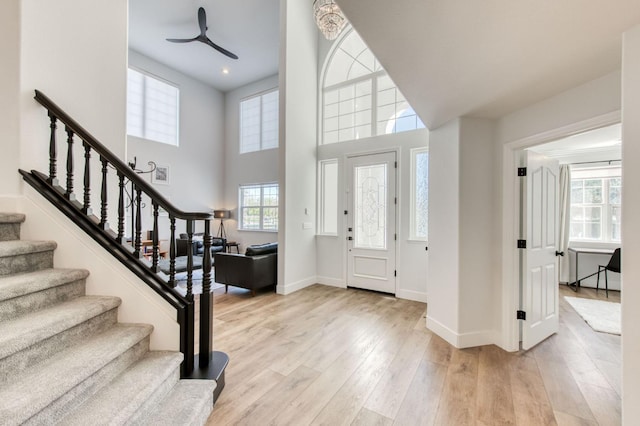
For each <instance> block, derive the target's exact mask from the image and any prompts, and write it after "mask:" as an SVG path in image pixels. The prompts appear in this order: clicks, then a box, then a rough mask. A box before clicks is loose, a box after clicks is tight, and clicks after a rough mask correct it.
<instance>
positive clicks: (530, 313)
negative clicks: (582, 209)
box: [521, 151, 559, 349]
mask: <svg viewBox="0 0 640 426" xmlns="http://www.w3.org/2000/svg"><path fill="white" fill-rule="evenodd" d="M524 156H525V160H526V167H527V173H526V178H521V179H526V184H525V185H523V188H522V189H523V192H524V193H523V196H522V204H523V205H522V224H521V225H522V231H524V232H525V234H524V236H523V238H524V239H526V244H527V247H526V250H524V253H522V257H521V277H522V280H521V284H522V286H521V306H522V309H523V310H524V311H525V312H526V320H524V321H522V348H523V349H529V348H531V347H533V346H535V345H536V344H538V343H540V342H541V341H543V340H544V339H546V338H547V337H549V336H550V335H552V334H554V333H556V332H557V331H558V260H557V257H556V249H557V248H556V246H557V242H558V231H559V229H558V224H559V199H558V191H559V186H558V185H559V179H558V175H559V164H558V161H557V160H553V159H550V158H547V157H545V156H543V155H540V154H537V153H535V152H531V151H525V153H524Z"/></svg>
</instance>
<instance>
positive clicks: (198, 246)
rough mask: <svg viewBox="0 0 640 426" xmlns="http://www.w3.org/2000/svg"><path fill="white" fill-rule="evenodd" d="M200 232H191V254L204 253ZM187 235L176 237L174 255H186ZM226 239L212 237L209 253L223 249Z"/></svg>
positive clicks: (199, 254)
mask: <svg viewBox="0 0 640 426" xmlns="http://www.w3.org/2000/svg"><path fill="white" fill-rule="evenodd" d="M202 236H203V233H202V232H198V233H195V234H193V239H192V241H191V243H192V244H193V255H194V256H202V255H203V254H204V242H203V241H202ZM188 243H189V236H188V235H187V234H180V238H176V256H186V255H187V247H188ZM226 243H227V240H225V239H224V238H218V237H213V241H212V242H211V255H213V254H215V253H218V252H221V251H225V248H226Z"/></svg>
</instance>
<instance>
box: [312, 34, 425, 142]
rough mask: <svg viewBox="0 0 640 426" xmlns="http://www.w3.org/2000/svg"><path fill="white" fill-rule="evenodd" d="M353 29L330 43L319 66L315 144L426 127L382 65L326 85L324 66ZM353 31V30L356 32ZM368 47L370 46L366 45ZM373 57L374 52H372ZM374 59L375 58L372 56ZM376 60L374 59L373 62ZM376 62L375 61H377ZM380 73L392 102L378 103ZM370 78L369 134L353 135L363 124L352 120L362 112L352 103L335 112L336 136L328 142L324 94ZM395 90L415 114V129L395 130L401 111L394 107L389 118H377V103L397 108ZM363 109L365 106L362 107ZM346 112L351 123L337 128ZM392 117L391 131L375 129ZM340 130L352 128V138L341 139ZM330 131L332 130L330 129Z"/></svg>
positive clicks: (355, 98)
mask: <svg viewBox="0 0 640 426" xmlns="http://www.w3.org/2000/svg"><path fill="white" fill-rule="evenodd" d="M354 32H355V30H353V29H350V30H349V31H345V32H344V35H343V36H341V37H340V38H339V39H338V40H337V41H336V42H335V43H334V45H333V47H332V50H331V52H330V53H329V54H328V55H327V59H326V61H325V64H324V67H323V70H322V84H321V86H320V87H319V91H320V94H319V96H318V99H319V102H320V105H319V109H318V115H319V125H318V144H319V145H330V144H333V143H342V142H350V141H355V140H359V139H363V138H368V137H376V136H381V135H387V134H396V133H401V132H404V131H413V130H420V129H424V128H426V126H425V125H424V123H423V122H422V120H421V119H420V117H419V116H418V114H417V113H415V110H413V107H411V104H409V101H407V100H406V98H405V97H404V95H403V94H402V92H401V91H400V89H399V88H398V86H397V85H396V84H395V83H394V82H393V80H392V79H391V77H390V76H389V74H388V73H387V72H386V70H384V68H381V67H380V69H377V70H374V71H373V72H371V73H370V74H366V75H361V76H358V77H354V78H351V79H348V80H344V81H341V82H339V83H334V84H331V85H329V86H327V85H326V78H327V73H328V70H329V69H330V67H331V64H332V61H333V59H334V57H335V54H336V52H338V51H339V50H340V47H341V45H342V43H343V42H344V41H345V40H346V39H347V38H348V37H349V36H351V34H352V33H354ZM356 35H357V33H356ZM369 51H370V49H369ZM374 58H375V56H374ZM356 61H357V60H356V59H355V58H354V62H356ZM376 61H377V59H376ZM376 63H377V62H376ZM378 64H379V63H378ZM381 77H388V78H389V80H390V81H391V83H393V90H395V97H396V101H395V102H394V103H393V104H385V105H378V80H379V79H380V78H381ZM367 81H370V82H371V93H370V96H371V105H370V109H371V112H370V123H369V135H365V136H356V132H357V129H358V127H363V126H358V125H357V124H356V115H357V113H358V112H363V111H356V110H355V106H354V111H353V112H351V113H347V114H343V115H340V113H339V112H338V115H336V116H335V118H337V119H338V125H337V128H336V130H335V132H336V133H337V138H336V140H332V141H330V142H327V139H328V138H327V134H326V132H325V127H326V118H325V116H326V107H327V103H326V102H327V100H326V96H327V93H329V92H333V91H336V90H338V91H339V90H340V89H344V88H347V87H349V86H355V85H357V84H358V83H363V82H367ZM389 89H391V88H387V89H385V90H389ZM398 94H399V95H400V96H402V98H404V102H406V104H407V107H408V109H410V110H412V111H413V112H414V114H415V118H416V128H415V129H409V130H401V131H398V130H397V129H396V127H397V120H398V118H401V116H402V115H401V114H398V112H397V111H396V114H394V116H393V119H392V118H389V119H387V120H383V121H381V122H379V121H378V109H379V108H380V107H384V106H389V105H395V106H396V108H397V105H398V103H399V102H402V101H398V100H397V99H398ZM357 98H358V97H357V96H355V97H354V98H352V101H353V102H354V104H355V102H356V100H357ZM340 103H341V101H340V100H339V99H338V101H337V103H336V104H335V105H339V104H340ZM330 105H334V104H330ZM364 111H366V109H365V110H364ZM348 115H352V116H353V124H352V126H351V127H344V128H342V129H341V128H340V124H339V122H340V118H341V117H346V116H348ZM329 118H334V117H329ZM391 121H393V122H394V125H393V129H394V130H393V131H392V132H387V131H384V132H378V127H379V126H380V125H383V126H385V127H388V126H389V123H390V122H391ZM341 130H352V131H353V134H354V135H353V136H354V137H353V138H352V139H344V140H341V138H340V131H341ZM331 132H334V130H331Z"/></svg>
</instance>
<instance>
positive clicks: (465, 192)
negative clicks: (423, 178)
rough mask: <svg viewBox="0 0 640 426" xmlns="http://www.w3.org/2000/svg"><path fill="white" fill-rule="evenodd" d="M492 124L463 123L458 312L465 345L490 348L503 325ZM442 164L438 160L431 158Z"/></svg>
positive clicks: (461, 138) (478, 121) (461, 134)
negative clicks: (498, 284) (498, 287)
mask: <svg viewBox="0 0 640 426" xmlns="http://www.w3.org/2000/svg"><path fill="white" fill-rule="evenodd" d="M493 140H494V122H493V121H490V120H482V119H472V118H462V119H461V120H460V152H459V154H460V170H459V173H460V174H459V176H460V182H459V187H460V201H459V203H460V204H459V208H460V212H459V220H460V235H459V238H460V247H459V250H460V265H459V268H460V290H459V292H460V293H459V297H460V299H459V303H460V305H461V309H460V312H459V318H460V330H459V333H460V334H461V335H462V336H463V337H461V341H463V342H464V343H463V345H464V346H467V345H474V346H475V345H477V344H486V343H492V342H493V341H494V333H495V330H496V328H497V327H498V325H499V318H498V317H497V316H496V312H499V311H500V307H501V306H502V298H501V297H500V294H495V293H494V289H495V288H494V284H495V282H496V279H497V278H498V276H499V274H498V273H497V271H499V269H500V268H499V265H500V264H499V261H500V252H499V251H498V238H497V232H496V231H495V229H494V217H495V215H496V212H497V211H499V209H500V207H499V205H498V204H497V203H496V202H495V197H496V195H495V191H494V184H493V175H494V173H495V170H496V169H495V164H494V163H495V162H494V159H495V153H494V151H493V149H492V147H493ZM433 161H434V162H438V161H439V159H438V158H437V157H434V158H433ZM436 207H437V205H436Z"/></svg>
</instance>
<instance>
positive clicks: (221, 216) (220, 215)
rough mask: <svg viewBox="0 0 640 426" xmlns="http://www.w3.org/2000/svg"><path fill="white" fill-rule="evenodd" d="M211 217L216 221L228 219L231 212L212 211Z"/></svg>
mask: <svg viewBox="0 0 640 426" xmlns="http://www.w3.org/2000/svg"><path fill="white" fill-rule="evenodd" d="M213 217H214V218H216V219H229V217H231V212H230V211H229V210H214V211H213Z"/></svg>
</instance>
